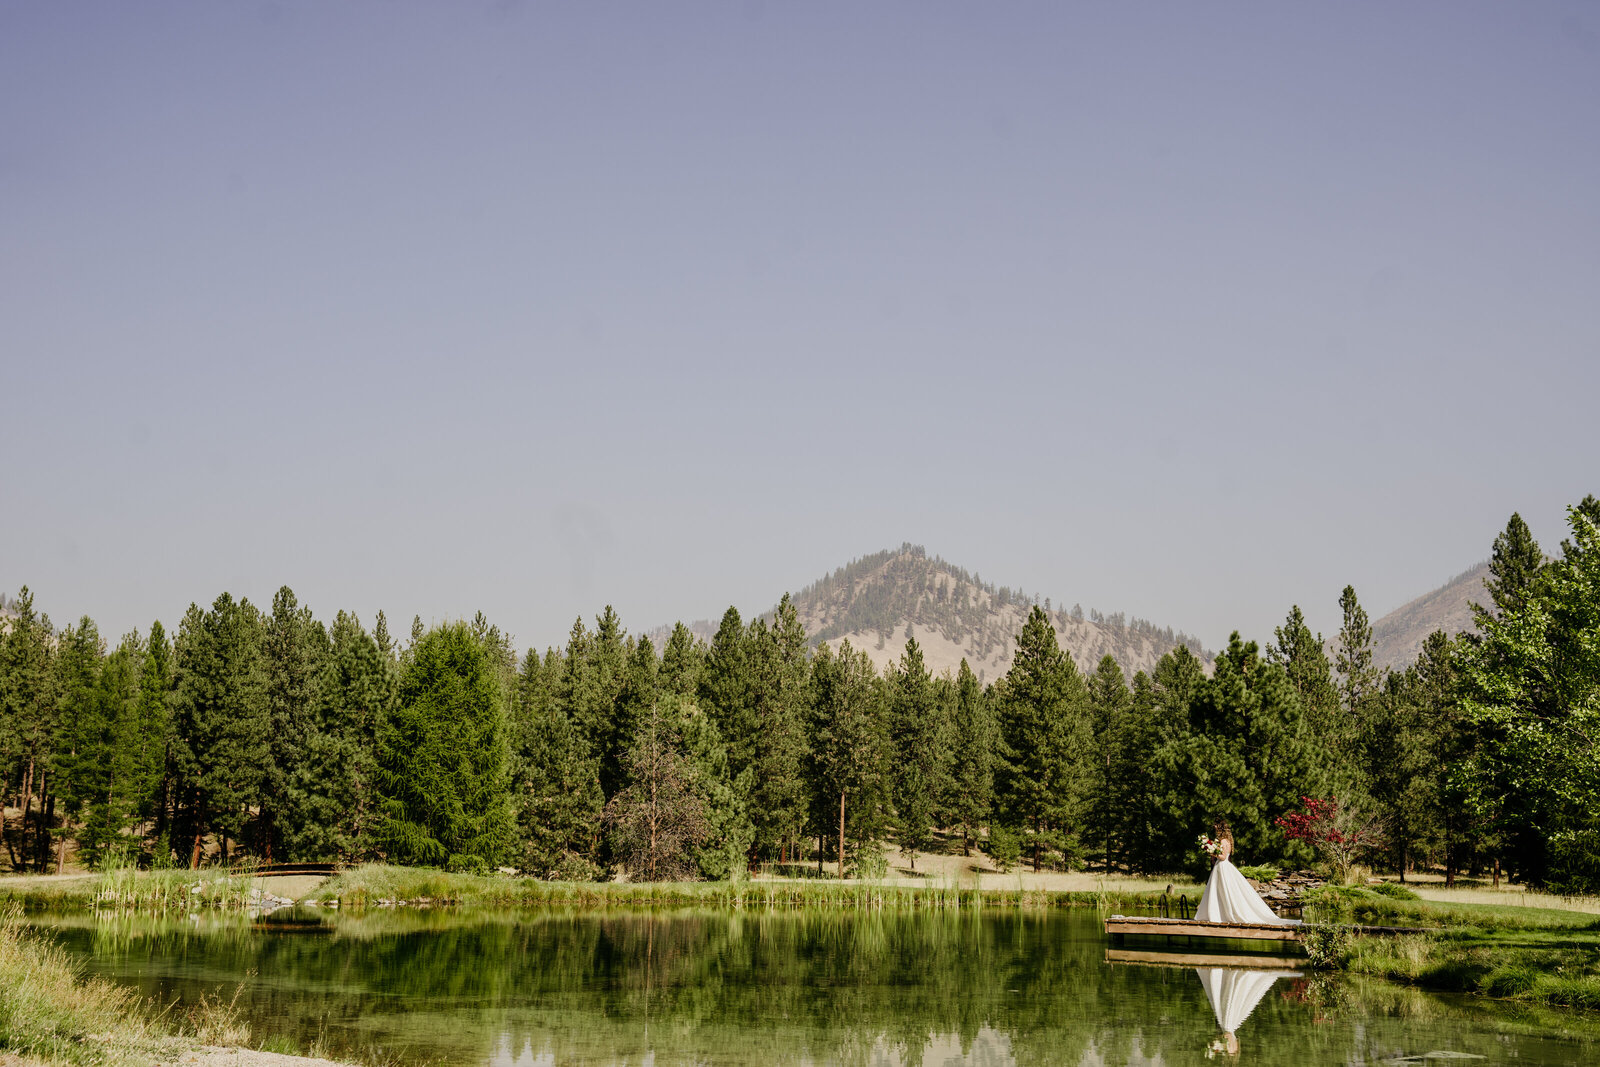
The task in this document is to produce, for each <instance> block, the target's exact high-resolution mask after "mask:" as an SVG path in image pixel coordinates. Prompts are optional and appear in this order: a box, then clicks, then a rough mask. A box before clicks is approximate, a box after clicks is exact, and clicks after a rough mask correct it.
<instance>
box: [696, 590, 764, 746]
mask: <svg viewBox="0 0 1600 1067" xmlns="http://www.w3.org/2000/svg"><path fill="white" fill-rule="evenodd" d="M745 646H746V637H745V630H744V624H743V623H742V622H741V621H740V620H739V611H738V609H737V608H734V607H729V608H728V610H727V611H725V612H723V614H722V623H721V624H720V625H719V626H718V627H717V633H716V636H715V637H713V638H712V639H711V648H710V649H709V650H708V651H707V653H706V659H705V667H704V669H703V670H702V671H701V672H700V686H699V700H698V703H699V705H700V708H701V710H703V711H704V712H705V713H706V714H707V715H709V716H711V721H712V722H714V723H716V726H717V731H718V732H719V733H720V734H721V735H722V740H723V743H724V744H726V745H727V746H728V763H729V766H730V767H731V768H732V769H733V773H734V774H735V775H738V774H739V773H740V772H741V771H743V770H744V769H745V768H746V767H748V766H750V764H751V763H752V762H753V761H754V758H755V752H754V749H753V746H754V737H753V735H754V733H755V730H754V725H753V721H752V711H751V708H750V699H751V697H750V688H751V679H750V669H749V655H748V652H747V650H746V647H745Z"/></svg>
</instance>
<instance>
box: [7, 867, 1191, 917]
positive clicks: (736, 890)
mask: <svg viewBox="0 0 1600 1067" xmlns="http://www.w3.org/2000/svg"><path fill="white" fill-rule="evenodd" d="M1154 884H1155V883H1152V882H1150V881H1148V880H1140V879H1108V880H1106V881H1105V882H1103V883H1101V884H1100V885H1099V886H1098V887H1097V888H1095V889H1092V890H1074V891H1061V890H1049V889H1038V888H1027V887H1023V886H1021V885H1019V886H1017V887H1014V888H1012V887H1007V888H996V887H987V888H978V887H974V886H972V885H970V884H962V882H961V881H960V880H958V879H946V880H943V881H937V880H930V881H928V882H926V883H924V884H919V885H906V884H900V883H893V882H872V881H833V880H827V879H813V878H805V879H745V880H739V881H729V882H643V883H635V882H547V881H542V880H540V879H537V878H522V877H513V876H505V875H488V876H485V875H476V874H463V873H451V872H446V871H440V870H435V869H430V868H417V867H391V866H387V865H384V864H366V865H363V866H360V867H354V868H351V869H349V870H347V871H344V872H342V873H340V874H338V875H335V876H334V877H333V878H331V879H329V880H328V881H326V882H324V883H322V884H321V885H320V886H318V887H317V888H315V889H314V890H311V891H309V892H307V893H305V894H303V895H301V896H299V897H298V899H300V900H303V901H305V902H308V903H311V904H315V905H318V906H330V907H347V908H365V907H384V906H392V905H399V904H405V905H421V906H439V905H446V906H461V907H491V908H506V907H525V908H539V907H563V908H578V909H589V910H595V911H605V910H608V909H612V908H640V907H714V908H727V909H730V910H739V909H744V908H796V907H833V908H865V909H947V908H1046V907H1102V908H1110V909H1117V908H1141V907H1150V906H1152V905H1153V904H1154V903H1155V901H1156V900H1157V899H1159V898H1160V896H1161V894H1162V892H1163V890H1161V889H1157V888H1153V887H1152V886H1153V885H1154ZM263 885H271V883H270V882H269V881H268V880H263V879H256V878H254V877H252V876H251V875H250V873H249V872H248V871H240V872H238V873H236V874H232V875H230V874H229V872H226V871H222V870H217V869H206V870H202V871H181V870H180V871H137V872H136V871H113V872H108V873H106V874H101V875H86V876H81V877H77V878H17V879H0V903H5V902H8V901H9V902H14V903H17V904H20V905H22V906H23V907H26V908H29V909H43V908H50V909H57V910H67V909H79V908H89V909H110V910H124V909H126V910H140V911H167V910H180V909H183V910H190V911H193V910H198V909H201V908H249V907H252V906H255V905H257V904H259V903H260V901H261V897H262V894H263V890H262V888H261V887H262V886H263ZM1173 890H1174V892H1181V893H1187V894H1188V895H1189V899H1190V900H1191V901H1193V900H1195V899H1196V898H1197V897H1198V895H1199V892H1200V887H1199V886H1197V885H1191V884H1178V885H1174V887H1173Z"/></svg>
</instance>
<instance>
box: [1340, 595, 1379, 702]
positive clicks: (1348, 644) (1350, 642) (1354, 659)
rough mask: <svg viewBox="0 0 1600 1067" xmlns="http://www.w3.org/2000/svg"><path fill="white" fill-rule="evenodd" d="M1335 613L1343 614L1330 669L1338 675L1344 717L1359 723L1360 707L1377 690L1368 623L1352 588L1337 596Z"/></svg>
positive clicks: (1376, 676)
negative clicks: (1334, 670)
mask: <svg viewBox="0 0 1600 1067" xmlns="http://www.w3.org/2000/svg"><path fill="white" fill-rule="evenodd" d="M1339 610H1340V611H1342V612H1343V613H1344V625H1342V626H1341V627H1340V628H1339V641H1338V645H1337V649H1336V655H1335V657H1334V667H1335V668H1336V669H1337V670H1338V672H1339V681H1340V688H1341V693H1340V695H1341V696H1342V697H1343V699H1344V710H1345V714H1346V715H1348V716H1349V717H1350V718H1351V720H1353V721H1355V722H1359V721H1360V718H1361V713H1362V708H1363V705H1364V704H1365V703H1366V700H1367V698H1368V697H1370V696H1371V695H1372V694H1373V693H1375V692H1376V691H1377V688H1378V672H1377V670H1376V669H1375V668H1374V667H1373V666H1372V624H1371V623H1369V622H1368V621H1367V613H1366V610H1365V609H1363V608H1362V607H1361V604H1360V602H1359V601H1357V600H1356V590H1355V587H1354V586H1350V585H1347V586H1345V587H1344V592H1343V593H1341V594H1339Z"/></svg>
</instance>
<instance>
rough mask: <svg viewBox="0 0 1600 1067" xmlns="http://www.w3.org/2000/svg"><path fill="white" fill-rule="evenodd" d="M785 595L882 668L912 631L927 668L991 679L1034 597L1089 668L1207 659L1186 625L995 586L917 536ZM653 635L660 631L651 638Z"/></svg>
mask: <svg viewBox="0 0 1600 1067" xmlns="http://www.w3.org/2000/svg"><path fill="white" fill-rule="evenodd" d="M793 600H794V605H795V610H796V611H797V612H798V613H799V616H800V621H801V623H802V624H804V626H805V629H806V633H807V634H809V635H810V636H811V638H812V640H813V641H814V642H823V641H826V642H827V643H828V644H830V645H833V646H835V647H837V646H838V645H839V644H841V643H842V642H844V641H846V640H848V641H849V642H850V644H851V645H852V646H854V647H855V648H859V649H864V650H866V653H867V655H868V656H870V657H871V658H872V661H873V663H874V664H876V665H877V666H878V668H879V669H880V670H881V669H882V668H883V667H884V666H885V665H886V664H888V663H890V662H892V661H894V660H896V659H898V658H899V656H900V654H901V652H902V651H903V650H904V649H905V643H906V636H907V634H914V635H915V636H916V638H917V643H918V644H920V645H921V646H922V651H923V656H924V657H925V659H926V661H927V664H928V668H929V670H931V671H932V672H933V673H934V674H939V673H941V672H943V671H946V670H948V671H950V672H951V673H954V672H955V671H956V669H957V668H958V667H959V666H960V663H961V660H962V659H963V658H964V659H966V661H967V664H968V666H970V667H971V668H972V670H973V673H975V674H977V675H978V676H979V678H980V679H982V680H983V681H985V682H992V681H994V680H995V679H997V678H999V677H1000V676H1001V675H1003V674H1004V673H1005V672H1006V670H1007V669H1009V668H1010V666H1011V658H1012V653H1013V651H1014V647H1013V646H1014V644H1015V641H1016V635H1017V633H1018V632H1019V631H1021V629H1022V624H1023V623H1024V622H1025V621H1026V620H1027V617H1028V612H1029V611H1030V610H1032V608H1033V606H1034V604H1036V603H1037V604H1039V605H1040V606H1041V607H1044V608H1046V610H1047V611H1048V612H1049V615H1050V620H1051V622H1052V623H1053V624H1054V625H1055V629H1056V635H1057V638H1058V640H1059V641H1060V642H1061V645H1062V647H1063V648H1065V649H1066V650H1067V651H1068V652H1069V653H1071V655H1072V658H1073V661H1074V662H1075V663H1076V664H1077V665H1078V668H1079V669H1080V670H1083V671H1092V670H1094V668H1095V666H1096V665H1097V664H1098V663H1099V662H1100V658H1101V657H1102V656H1104V655H1105V654H1106V653H1108V652H1109V653H1110V654H1111V655H1113V656H1115V657H1116V658H1117V662H1118V663H1120V664H1121V665H1122V669H1123V670H1124V671H1125V672H1126V673H1127V674H1128V676H1129V677H1130V678H1131V677H1132V675H1133V673H1134V672H1135V671H1140V670H1143V671H1148V670H1150V669H1151V668H1152V667H1154V666H1155V663H1156V661H1157V660H1158V659H1160V658H1161V656H1163V655H1164V654H1165V653H1166V652H1168V651H1169V650H1170V649H1172V648H1173V646H1175V645H1180V644H1182V645H1187V646H1188V647H1189V648H1190V649H1191V650H1192V651H1194V653H1195V654H1196V655H1198V656H1200V657H1201V659H1202V660H1204V661H1205V662H1206V663H1209V662H1210V661H1211V655H1210V653H1208V652H1206V651H1205V650H1204V649H1203V648H1201V646H1200V642H1199V640H1198V639H1196V638H1193V637H1190V636H1189V635H1188V634H1184V633H1180V632H1176V631H1174V630H1172V629H1171V628H1170V627H1166V628H1162V627H1157V626H1156V625H1155V624H1154V623H1151V622H1148V621H1146V620H1144V619H1129V618H1127V617H1125V616H1124V615H1122V614H1121V613H1118V614H1114V615H1103V614H1101V613H1100V612H1098V611H1090V612H1087V613H1085V612H1084V610H1083V609H1082V607H1080V606H1078V605H1073V606H1072V607H1070V608H1069V607H1067V606H1066V605H1058V604H1054V603H1052V602H1051V601H1050V600H1049V599H1048V598H1045V599H1042V600H1041V599H1039V598H1037V597H1035V596H1031V595H1029V594H1026V593H1023V592H1022V591H1021V590H1017V589H1010V588H1007V587H1005V586H999V587H997V586H995V585H993V584H991V583H988V582H985V581H983V580H982V579H981V578H980V577H979V576H978V575H976V574H969V573H968V572H967V571H966V570H964V569H963V568H961V567H957V566H955V565H954V564H951V563H946V562H945V561H944V560H942V559H939V558H938V557H931V558H930V557H929V556H928V554H927V553H926V552H925V551H924V550H923V549H922V547H921V546H920V545H911V544H905V545H901V546H900V547H899V548H898V549H889V550H885V551H883V552H877V553H874V554H872V555H870V556H864V557H862V558H861V559H858V560H855V561H854V562H852V563H850V564H848V565H847V566H844V567H840V568H839V569H837V570H835V571H834V572H833V573H832V574H830V575H828V576H826V577H824V578H822V579H820V580H818V581H816V582H814V583H812V584H811V585H809V586H807V587H806V588H804V589H802V590H800V591H799V592H798V593H796V594H794V597H793ZM692 629H693V630H694V631H695V632H696V633H697V634H699V635H700V636H702V637H704V638H705V639H706V640H710V638H711V636H712V635H713V634H714V633H715V632H716V623H714V622H700V623H696V624H694V626H693V627H692ZM661 637H664V632H663V634H662V635H661V636H658V638H657V642H658V644H659V643H660V640H661Z"/></svg>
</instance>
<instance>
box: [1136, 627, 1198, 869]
mask: <svg viewBox="0 0 1600 1067" xmlns="http://www.w3.org/2000/svg"><path fill="white" fill-rule="evenodd" d="M1184 651H1185V652H1186V653H1187V652H1188V649H1184ZM1191 658H1192V657H1191ZM1162 662H1170V661H1169V660H1166V659H1165V658H1164V659H1163V661H1162ZM1185 706H1186V705H1185ZM1162 715H1163V711H1162V705H1161V698H1160V693H1159V691H1158V688H1157V685H1156V683H1155V681H1154V680H1153V679H1152V678H1151V676H1150V675H1147V674H1145V672H1144V671H1138V672H1137V673H1135V674H1134V676H1133V686H1132V688H1131V690H1130V692H1129V694H1128V726H1127V734H1126V746H1125V762H1126V764H1127V766H1128V768H1129V770H1128V781H1127V783H1126V786H1125V790H1126V792H1125V794H1124V796H1125V798H1126V800H1125V807H1124V808H1123V812H1122V819H1121V834H1122V840H1123V842H1124V845H1125V848H1126V854H1127V861H1128V864H1129V865H1130V866H1131V867H1133V868H1134V869H1135V870H1140V871H1155V870H1158V869H1161V868H1162V867H1163V866H1164V863H1163V861H1164V860H1165V859H1166V857H1165V855H1164V854H1163V852H1162V845H1163V837H1164V835H1165V836H1176V834H1175V833H1174V830H1175V828H1166V827H1164V826H1163V820H1162V817H1161V805H1160V803H1159V797H1160V795H1161V788H1160V782H1159V780H1158V779H1157V778H1156V776H1155V774H1153V773H1152V772H1153V769H1154V768H1153V766H1152V761H1153V756H1154V753H1155V751H1156V749H1157V747H1158V746H1159V744H1160V742H1161V721H1162Z"/></svg>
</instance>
